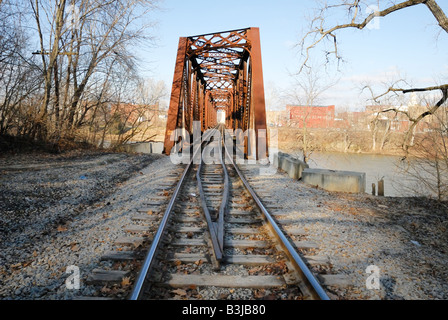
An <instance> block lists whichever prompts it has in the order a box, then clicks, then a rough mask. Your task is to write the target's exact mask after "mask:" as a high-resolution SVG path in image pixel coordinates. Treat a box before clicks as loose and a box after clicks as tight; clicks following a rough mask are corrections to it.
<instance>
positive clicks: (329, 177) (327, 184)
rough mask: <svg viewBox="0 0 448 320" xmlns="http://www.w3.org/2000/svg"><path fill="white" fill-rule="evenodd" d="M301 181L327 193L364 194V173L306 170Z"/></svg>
mask: <svg viewBox="0 0 448 320" xmlns="http://www.w3.org/2000/svg"><path fill="white" fill-rule="evenodd" d="M302 181H303V182H305V183H306V184H309V185H313V186H318V187H319V188H322V189H325V190H328V191H339V192H349V193H364V192H365V190H366V174H365V173H364V172H354V171H337V170H327V169H309V168H306V169H304V170H303V173H302Z"/></svg>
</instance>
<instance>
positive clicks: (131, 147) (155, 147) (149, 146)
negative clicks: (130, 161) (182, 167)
mask: <svg viewBox="0 0 448 320" xmlns="http://www.w3.org/2000/svg"><path fill="white" fill-rule="evenodd" d="M123 147H124V149H125V150H126V151H127V152H136V153H159V154H161V153H162V151H163V142H157V141H148V142H137V143H129V144H126V145H124V146H123Z"/></svg>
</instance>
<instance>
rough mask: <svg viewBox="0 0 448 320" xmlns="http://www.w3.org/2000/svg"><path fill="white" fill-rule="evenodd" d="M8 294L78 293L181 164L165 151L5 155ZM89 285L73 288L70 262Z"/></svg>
mask: <svg viewBox="0 0 448 320" xmlns="http://www.w3.org/2000/svg"><path fill="white" fill-rule="evenodd" d="M0 168H1V169H0V172H1V176H0V212H1V214H0V231H1V236H0V299H14V300H18V299H45V300H47V299H55V300H56V299H72V298H74V297H77V296H91V295H93V294H95V292H96V290H97V289H98V288H96V287H94V286H89V285H87V284H86V283H85V280H86V278H87V277H88V275H89V274H90V273H91V271H92V270H93V269H95V268H100V269H101V268H107V267H110V262H102V261H100V257H101V255H102V254H104V253H105V252H108V251H111V250H112V246H113V245H112V244H111V243H112V242H113V241H111V240H113V239H115V238H117V237H121V236H123V230H122V228H123V226H126V225H129V224H131V220H130V218H129V215H130V213H135V212H136V210H137V209H138V208H140V207H142V203H143V201H144V200H145V199H146V196H148V195H151V194H154V193H155V191H154V186H155V185H157V184H158V183H160V182H162V181H164V176H165V175H166V174H167V173H169V172H170V171H171V170H175V169H176V168H175V166H174V165H173V164H171V162H170V161H169V158H167V157H165V156H162V155H127V154H104V153H88V154H72V155H66V156H63V157H60V156H59V157H58V156H48V155H42V156H29V157H17V159H16V161H13V160H11V158H7V159H0ZM72 265H73V266H76V267H78V268H79V270H80V278H81V288H80V289H79V290H68V289H67V288H66V283H65V282H66V279H67V278H68V277H69V276H70V275H71V274H72V273H66V271H67V267H68V266H72Z"/></svg>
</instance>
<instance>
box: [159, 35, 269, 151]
mask: <svg viewBox="0 0 448 320" xmlns="http://www.w3.org/2000/svg"><path fill="white" fill-rule="evenodd" d="M218 109H222V110H224V111H225V114H226V123H225V124H226V127H227V128H228V129H233V130H236V129H241V130H242V131H243V132H245V131H247V130H248V129H253V130H254V133H255V136H257V137H260V136H261V137H262V138H261V139H260V138H259V139H256V141H257V145H256V157H257V159H264V158H266V156H267V151H266V150H267V141H266V140H267V139H266V137H265V135H260V134H259V132H260V130H264V132H266V110H265V98H264V85H263V69H262V61H261V46H260V32H259V29H258V28H246V29H238V30H231V31H225V32H219V33H210V34H204V35H197V36H190V37H181V38H180V39H179V46H178V51H177V58H176V66H175V70H174V77H173V86H172V89H171V99H170V106H169V110H168V120H167V126H166V134H165V145H164V153H165V154H170V152H171V150H172V147H173V146H174V143H175V141H172V137H171V135H172V133H173V131H174V130H176V129H178V128H184V129H186V130H187V131H188V132H189V133H191V134H192V133H193V122H194V121H200V123H201V131H202V132H205V131H206V130H207V129H209V128H212V127H214V126H215V125H216V124H217V110H218ZM263 137H264V138H263ZM258 143H264V145H265V147H263V148H261V147H260V148H259V145H258Z"/></svg>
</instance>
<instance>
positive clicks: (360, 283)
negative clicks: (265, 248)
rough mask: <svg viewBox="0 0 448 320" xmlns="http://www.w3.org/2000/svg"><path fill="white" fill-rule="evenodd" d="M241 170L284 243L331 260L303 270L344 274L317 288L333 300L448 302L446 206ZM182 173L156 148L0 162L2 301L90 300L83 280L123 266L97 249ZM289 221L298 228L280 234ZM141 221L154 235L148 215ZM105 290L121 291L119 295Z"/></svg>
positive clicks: (253, 168)
mask: <svg viewBox="0 0 448 320" xmlns="http://www.w3.org/2000/svg"><path fill="white" fill-rule="evenodd" d="M241 168H242V169H243V170H244V172H245V174H246V176H247V177H248V178H249V180H250V183H251V185H252V186H253V187H254V188H255V190H256V191H257V192H258V193H259V194H260V195H261V197H262V198H263V199H266V200H269V203H272V204H275V205H277V206H278V207H280V208H279V209H272V210H270V211H271V212H273V213H274V214H275V215H274V217H275V219H277V221H279V220H282V219H283V220H288V223H282V224H281V227H282V229H283V230H284V231H285V233H286V234H287V235H288V236H289V237H290V239H291V240H303V241H310V242H314V243H316V244H317V246H318V248H317V249H309V250H303V251H302V250H299V252H300V253H302V254H303V255H319V256H326V257H328V259H329V261H330V266H329V267H325V268H322V267H316V266H312V267H311V269H312V270H313V272H315V274H316V275H318V274H322V273H323V274H325V273H328V274H336V275H344V276H346V278H347V279H349V280H350V285H348V286H337V285H336V286H327V287H326V290H327V292H328V293H329V295H330V297H331V298H332V299H362V300H364V299H393V300H400V299H405V300H408V299H424V300H432V299H448V267H447V266H448V255H447V252H448V251H447V250H448V246H447V244H448V241H447V240H448V239H447V238H448V236H447V228H448V215H447V210H446V207H444V206H443V205H440V204H438V203H437V202H435V201H430V200H427V199H420V198H392V197H375V196H371V195H368V194H348V193H338V192H328V191H325V190H322V189H317V188H314V187H312V186H308V185H306V184H304V183H302V182H301V181H297V180H293V179H291V178H289V177H288V176H287V175H286V174H285V173H284V172H280V171H277V172H276V173H275V174H272V175H261V174H260V167H259V166H257V165H241ZM181 172H182V168H181V167H180V166H176V165H174V164H172V163H171V161H170V159H169V157H166V156H162V155H139V154H124V153H100V152H85V151H83V152H72V153H67V154H64V155H46V154H45V155H42V154H36V155H20V156H7V157H6V156H4V157H2V158H0V299H3V300H21V299H27V300H67V299H76V298H77V297H86V296H98V294H99V293H98V292H99V290H101V287H100V288H99V287H98V286H94V285H90V284H88V283H87V281H86V280H87V278H88V276H89V275H90V274H91V273H92V271H93V270H95V269H112V268H113V269H117V268H118V269H120V268H123V269H124V270H126V266H125V265H123V267H121V266H118V267H117V265H114V266H112V264H113V263H112V262H110V261H101V256H102V255H104V254H105V253H107V252H110V251H112V250H116V249H117V247H116V246H114V244H113V240H115V239H117V238H120V237H123V236H124V235H125V234H124V232H123V228H124V227H126V226H129V225H131V224H135V222H133V221H132V220H131V217H132V215H135V214H137V213H138V209H140V208H142V207H144V206H145V201H147V200H148V199H150V198H151V196H154V197H156V193H157V191H156V190H158V189H157V187H160V186H161V185H166V183H167V178H166V177H167V175H171V176H172V177H174V176H177V175H180V173H181ZM294 227H296V228H302V229H304V230H305V231H306V232H305V233H306V234H305V235H304V236H300V238H298V237H297V236H295V235H291V234H288V230H292V229H293V228H294ZM150 228H152V229H150V233H151V232H155V231H156V230H157V221H156V222H155V223H154V225H151V226H150ZM151 230H152V231H151ZM69 266H76V267H77V268H79V271H80V279H81V286H80V289H74V290H71V289H68V288H67V286H66V280H67V279H68V277H69V276H70V275H71V273H66V271H67V268H68V267H69ZM369 266H376V267H377V268H378V270H379V284H380V288H379V289H368V288H367V285H366V284H367V281H368V279H369V276H371V275H372V274H370V273H367V272H366V269H367V268H368V267H369ZM131 280H132V279H131ZM108 290H109V289H107V288H106V289H104V290H103V291H104V292H105V293H107V291H108ZM201 295H202V296H203V297H204V298H207V297H208V296H212V295H211V294H210V295H209V293H208V292H206V291H204V292H201ZM229 296H230V297H232V298H233V299H238V298H240V299H245V298H247V297H246V296H244V295H242V296H241V297H236V296H232V295H229ZM114 297H115V298H125V297H126V296H125V292H124V293H123V294H122V295H121V296H120V293H119V292H118V294H115V295H114Z"/></svg>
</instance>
